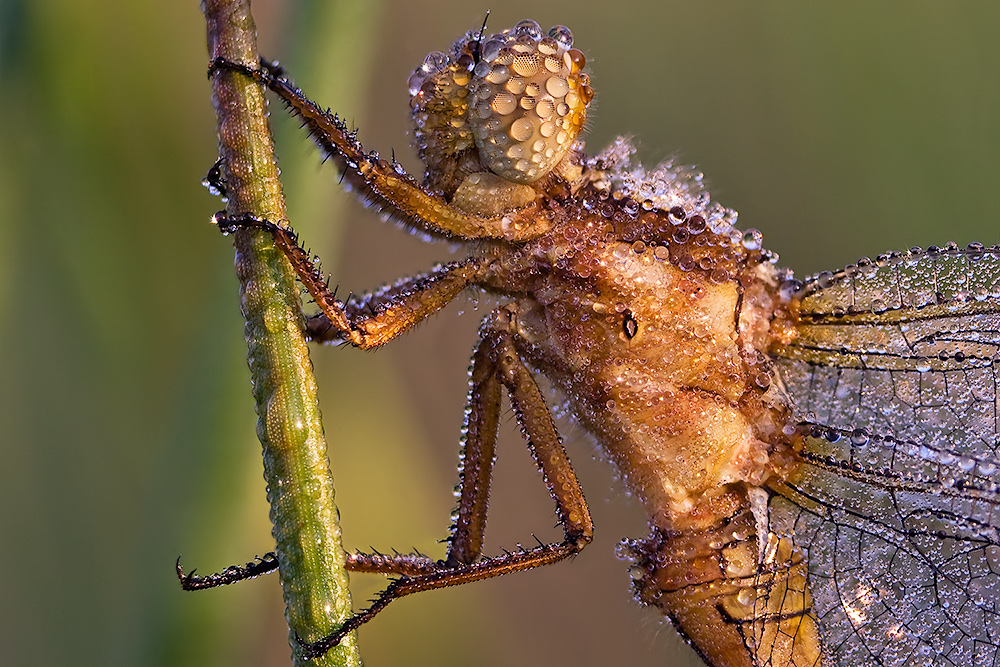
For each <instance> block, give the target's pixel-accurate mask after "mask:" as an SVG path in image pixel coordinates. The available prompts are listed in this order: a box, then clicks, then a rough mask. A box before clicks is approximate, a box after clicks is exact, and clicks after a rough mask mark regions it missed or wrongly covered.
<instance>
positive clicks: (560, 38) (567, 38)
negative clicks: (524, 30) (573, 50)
mask: <svg viewBox="0 0 1000 667" xmlns="http://www.w3.org/2000/svg"><path fill="white" fill-rule="evenodd" d="M549 37H551V38H552V39H554V40H556V41H557V42H558V43H559V44H561V45H562V46H563V48H566V49H568V48H570V47H571V46H573V31H572V30H570V29H569V28H567V27H566V26H564V25H554V26H552V27H551V28H549Z"/></svg>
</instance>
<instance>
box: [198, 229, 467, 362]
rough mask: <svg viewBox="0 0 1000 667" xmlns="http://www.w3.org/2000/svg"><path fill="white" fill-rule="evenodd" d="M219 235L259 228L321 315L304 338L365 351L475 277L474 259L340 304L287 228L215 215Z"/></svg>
mask: <svg viewBox="0 0 1000 667" xmlns="http://www.w3.org/2000/svg"><path fill="white" fill-rule="evenodd" d="M215 223H216V224H217V225H218V226H219V229H220V230H222V231H223V232H224V233H232V232H235V231H238V230H240V229H247V228H257V229H263V230H264V231H267V232H269V233H271V234H272V235H273V236H274V241H275V244H276V245H277V246H278V248H279V249H280V250H281V251H282V252H283V253H284V254H285V255H286V256H287V257H288V259H289V261H290V262H291V264H292V268H294V269H295V273H296V274H297V275H298V278H299V281H300V282H301V283H302V284H303V285H304V286H305V288H306V290H308V291H309V294H310V296H312V298H313V300H314V301H315V302H316V305H317V306H319V309H320V311H321V313H322V315H321V316H318V317H312V318H310V319H309V322H308V324H307V327H308V333H309V335H310V337H311V338H312V339H313V340H317V341H321V342H322V341H346V342H348V343H350V344H351V345H354V346H355V347H359V348H362V349H371V348H375V347H378V346H380V345H384V344H385V343H388V342H389V341H390V340H392V339H393V338H395V337H396V336H398V335H400V334H402V333H404V332H405V331H408V330H409V329H411V328H413V327H414V326H415V325H417V324H419V323H420V322H421V321H423V320H424V319H426V318H427V317H429V316H430V315H432V314H434V313H435V312H437V311H438V310H440V309H441V308H444V307H445V306H446V305H447V304H448V303H449V302H450V301H451V300H452V299H454V298H455V297H457V296H458V295H459V293H461V291H462V290H464V289H465V288H466V287H468V286H469V285H470V284H472V283H473V282H474V281H475V280H477V279H478V277H479V273H480V271H479V263H478V261H477V260H475V259H474V258H469V259H466V260H463V261H460V262H451V263H449V264H444V265H442V266H440V267H438V268H437V269H435V270H433V271H430V272H428V273H424V274H421V275H419V276H415V277H412V278H408V279H407V280H404V281H401V282H399V283H397V284H396V285H393V286H392V287H391V288H390V289H388V290H386V291H385V292H383V293H381V294H379V295H378V296H377V298H376V297H374V296H369V297H366V298H362V299H361V300H357V301H352V302H351V303H349V304H347V305H344V304H343V303H341V302H340V301H339V300H338V299H337V298H336V295H335V294H334V293H333V292H332V291H331V290H330V288H329V286H328V285H327V281H326V278H325V277H324V276H323V274H322V272H321V271H320V269H319V267H318V263H317V262H316V260H315V258H314V257H313V256H312V255H311V254H310V253H309V252H308V251H307V250H305V249H304V248H303V247H302V246H301V245H300V244H299V241H298V236H297V235H296V234H295V232H293V231H292V230H291V229H288V228H287V227H283V226H281V225H279V224H276V223H274V222H272V221H270V220H264V219H261V218H257V217H255V216H252V215H243V216H240V217H237V218H230V217H228V216H226V215H225V214H224V213H221V212H220V213H218V214H216V216H215Z"/></svg>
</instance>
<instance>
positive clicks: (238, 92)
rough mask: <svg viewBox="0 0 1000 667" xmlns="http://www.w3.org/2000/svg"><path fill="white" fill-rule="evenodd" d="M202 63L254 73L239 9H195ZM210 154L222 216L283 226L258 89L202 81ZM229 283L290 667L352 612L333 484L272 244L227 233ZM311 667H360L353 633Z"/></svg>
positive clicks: (294, 309) (287, 282) (216, 0)
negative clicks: (252, 408)
mask: <svg viewBox="0 0 1000 667" xmlns="http://www.w3.org/2000/svg"><path fill="white" fill-rule="evenodd" d="M203 11H204V13H205V18H206V20H207V24H208V51H209V57H210V59H213V60H214V59H215V58H224V59H226V60H228V61H230V62H234V63H242V64H245V65H247V66H248V67H252V68H256V67H257V62H258V55H257V48H256V28H255V26H254V22H253V17H252V15H251V13H250V7H249V1H248V0H204V3H203ZM212 88H213V101H214V104H215V109H216V113H217V115H218V129H219V151H220V155H221V157H222V159H223V165H224V170H223V173H224V177H225V182H226V187H227V191H228V195H229V203H228V207H227V214H228V215H230V216H238V215H240V214H243V213H252V214H254V215H256V216H258V217H263V218H267V219H269V220H272V221H275V222H284V221H285V220H286V212H285V202H284V197H283V195H282V192H281V184H280V182H279V180H278V168H277V164H276V163H275V159H274V147H273V144H272V141H271V131H270V128H269V126H268V124H267V106H266V101H265V99H264V91H263V89H262V87H261V86H260V84H258V83H256V82H255V81H253V80H251V79H250V78H248V77H247V76H245V75H243V74H240V73H236V72H233V71H229V70H225V69H221V70H218V71H216V72H215V74H214V75H213V77H212ZM234 245H235V247H236V273H237V276H238V278H239V281H240V298H241V303H242V310H243V315H244V317H245V318H246V327H245V334H246V341H247V346H248V348H249V353H248V357H249V363H250V375H251V382H252V384H253V394H254V399H255V401H256V409H257V415H258V421H257V436H258V437H259V438H260V442H261V445H262V446H263V455H264V477H265V479H266V481H267V497H268V501H269V502H270V505H271V521H272V522H273V526H274V527H273V530H272V534H273V535H274V539H275V542H276V551H277V554H278V563H279V575H280V579H281V586H282V591H283V593H284V599H285V609H286V613H285V616H286V620H287V621H288V627H289V641H290V643H291V645H292V647H293V652H292V654H293V660H294V663H295V664H296V665H300V664H303V663H304V661H303V660H302V659H301V657H300V655H299V652H298V651H297V650H295V647H296V642H295V638H296V636H297V637H301V638H302V639H303V640H306V641H316V640H318V639H320V638H322V637H323V636H325V635H328V634H329V633H330V632H331V631H333V630H334V629H335V628H336V627H337V626H338V625H339V624H340V623H342V622H343V620H344V619H346V618H347V617H349V616H350V614H351V601H350V592H349V590H348V588H347V583H348V578H347V573H346V571H345V570H344V565H343V563H344V552H343V547H342V546H341V542H340V527H339V525H338V522H337V521H338V514H337V508H336V506H335V504H334V490H333V477H332V475H331V473H330V468H329V464H328V461H327V453H326V441H325V439H324V437H323V425H322V422H321V419H320V413H319V405H318V402H317V392H316V381H315V378H314V377H313V374H312V364H311V362H310V360H309V351H308V348H307V347H306V342H305V339H304V337H303V321H302V311H301V303H300V298H299V288H298V286H297V284H296V282H295V275H294V273H293V271H292V268H291V266H290V265H289V263H288V261H287V260H286V259H285V257H284V255H283V254H282V253H281V252H280V251H279V250H278V249H277V248H275V246H274V244H273V243H272V240H271V236H270V235H269V234H267V233H265V232H260V231H256V230H247V231H240V232H237V233H236V234H235V235H234ZM310 664H315V665H323V666H325V665H338V666H347V665H360V657H359V655H358V650H357V641H356V637H355V635H354V634H353V633H352V634H351V635H349V636H348V637H347V638H345V639H344V641H343V642H341V644H340V645H339V646H338V647H336V648H334V649H333V650H331V651H329V652H328V653H327V654H326V655H324V656H323V657H322V658H318V659H316V660H314V661H312V662H311V663H310Z"/></svg>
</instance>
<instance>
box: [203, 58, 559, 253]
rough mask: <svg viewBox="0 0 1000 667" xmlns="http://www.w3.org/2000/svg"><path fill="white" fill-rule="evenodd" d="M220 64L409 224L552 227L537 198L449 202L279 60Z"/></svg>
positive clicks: (523, 230)
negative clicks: (488, 207) (488, 203)
mask: <svg viewBox="0 0 1000 667" xmlns="http://www.w3.org/2000/svg"><path fill="white" fill-rule="evenodd" d="M221 68H225V69H230V70H235V71H238V72H241V73H243V74H245V75H247V76H249V77H252V78H253V79H255V80H257V81H259V82H260V83H261V84H262V85H265V86H267V87H268V88H270V89H271V91H272V92H274V93H275V94H276V95H278V97H280V98H281V101H282V102H284V103H285V105H286V106H287V107H288V109H289V110H290V111H291V112H292V113H293V114H295V115H296V116H297V117H298V118H299V119H301V120H302V124H303V126H304V127H305V128H306V129H307V130H308V131H309V135H310V137H311V138H312V140H313V142H314V143H315V144H316V145H317V146H318V147H319V148H320V150H321V151H323V153H324V154H325V155H326V156H328V157H330V158H331V159H332V160H333V161H334V163H336V165H337V169H338V170H339V171H340V173H341V174H342V175H343V179H344V180H345V181H346V182H347V184H348V185H350V187H351V189H353V190H356V191H357V192H358V193H359V194H360V195H361V196H362V198H363V199H364V200H365V201H366V202H368V203H370V204H375V205H376V206H378V207H379V208H380V209H381V210H382V211H384V212H385V213H387V214H388V215H390V216H391V217H392V218H393V219H395V220H397V221H398V222H400V223H402V224H404V225H406V226H408V227H411V228H413V229H418V230H420V231H421V232H424V233H427V234H431V235H433V236H437V237H445V238H451V239H466V240H474V239H499V240H506V241H512V242H521V241H526V240H528V239H533V238H537V237H538V236H541V235H542V234H544V233H545V232H546V231H548V230H549V228H550V227H551V223H550V222H549V220H548V219H547V218H546V217H545V216H544V215H541V210H540V209H541V207H540V206H539V202H538V200H537V199H535V200H533V201H530V202H528V203H527V204H526V205H524V206H521V207H514V208H512V209H510V210H504V211H503V212H501V213H499V214H497V215H476V214H473V213H470V212H468V211H465V210H462V209H461V208H460V207H458V206H455V205H453V204H452V203H450V202H446V201H445V200H444V199H442V198H441V197H440V196H439V195H437V194H435V193H433V192H431V191H429V190H428V189H426V188H424V187H422V186H421V185H420V184H419V183H418V182H417V180H416V179H415V178H413V177H412V176H410V175H409V174H408V173H406V171H405V170H404V169H403V167H402V166H401V165H400V164H399V163H398V162H396V161H395V159H393V160H392V161H391V162H387V161H385V160H383V159H381V158H380V157H379V156H378V154H377V153H375V152H374V151H372V152H368V151H366V150H365V149H364V147H363V146H362V145H361V143H360V142H359V141H358V140H357V138H356V133H355V132H352V131H350V130H349V129H348V128H347V126H346V125H345V124H344V121H342V120H341V119H340V117H338V116H337V115H336V114H332V113H330V112H329V111H326V110H324V109H323V108H322V107H320V106H319V105H318V104H316V103H315V102H313V101H312V100H310V99H309V98H308V97H306V96H305V94H304V93H303V92H302V91H301V90H299V89H298V88H296V87H295V85H294V84H293V83H292V82H291V81H289V80H288V79H287V78H286V77H285V72H284V70H282V69H281V68H280V67H279V66H278V65H276V64H274V63H270V62H268V61H266V60H261V62H260V69H259V70H254V69H251V68H249V67H247V66H245V65H241V64H239V63H233V62H229V61H227V60H224V59H217V60H215V61H213V62H212V63H211V65H210V67H209V73H210V74H211V73H212V72H214V71H216V70H218V69H221Z"/></svg>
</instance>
